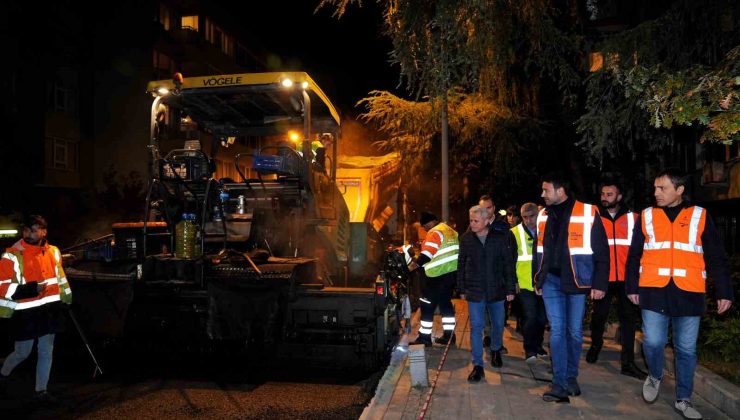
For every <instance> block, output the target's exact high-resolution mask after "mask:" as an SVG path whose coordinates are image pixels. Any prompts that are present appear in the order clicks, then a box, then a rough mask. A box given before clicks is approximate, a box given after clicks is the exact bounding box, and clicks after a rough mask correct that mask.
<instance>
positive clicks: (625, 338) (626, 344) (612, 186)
mask: <svg viewBox="0 0 740 420" xmlns="http://www.w3.org/2000/svg"><path fill="white" fill-rule="evenodd" d="M600 190H601V208H600V209H599V214H600V215H601V221H602V222H603V223H604V229H605V230H606V237H607V239H608V240H609V260H610V268H609V290H608V291H607V292H606V297H605V298H604V299H601V300H597V301H594V304H593V313H592V314H591V347H590V348H589V349H588V352H587V353H586V362H588V363H596V361H597V360H598V359H599V352H600V351H601V347H602V346H603V344H604V327H605V326H606V321H607V318H608V317H609V306H611V302H612V300H614V299H616V301H617V318H618V319H619V344H620V345H621V346H622V350H621V353H620V359H621V362H622V363H621V364H622V369H621V373H622V375H627V376H632V377H633V378H637V379H640V380H643V379H645V378H646V377H647V374H646V373H645V372H643V371H642V370H641V369H640V368H638V367H637V366H636V365H635V350H634V349H635V326H636V325H635V321H636V318H637V313H638V308H637V306H635V305H634V304H632V302H630V301H629V299H627V294H625V292H624V278H625V268H626V267H627V253H628V252H629V248H630V243H631V242H632V232H633V231H634V230H635V220H636V219H637V214H635V213H633V212H631V211H630V209H629V208H628V207H627V206H626V205H625V203H624V201H623V195H622V191H623V190H622V187H621V185H619V182H618V181H616V180H614V179H606V180H604V181H603V182H602V183H601V188H600Z"/></svg>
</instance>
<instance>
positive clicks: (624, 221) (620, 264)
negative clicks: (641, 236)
mask: <svg viewBox="0 0 740 420" xmlns="http://www.w3.org/2000/svg"><path fill="white" fill-rule="evenodd" d="M636 220H637V215H636V214H635V213H632V212H631V211H628V212H627V213H625V214H623V215H621V216H619V218H618V219H617V220H614V221H612V219H611V218H610V217H604V216H601V222H602V223H603V224H604V230H606V238H607V240H608V241H609V281H610V282H612V281H624V272H625V267H626V266H627V254H629V250H630V244H631V243H632V232H634V229H635V221H636Z"/></svg>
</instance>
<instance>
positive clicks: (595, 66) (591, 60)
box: [588, 52, 604, 73]
mask: <svg viewBox="0 0 740 420" xmlns="http://www.w3.org/2000/svg"><path fill="white" fill-rule="evenodd" d="M602 67H604V56H603V55H602V54H601V53H600V52H593V53H591V54H589V55H588V71H590V72H591V73H593V72H597V71H599V70H601V68H602Z"/></svg>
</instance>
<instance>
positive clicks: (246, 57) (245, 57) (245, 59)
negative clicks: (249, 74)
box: [235, 43, 257, 71]
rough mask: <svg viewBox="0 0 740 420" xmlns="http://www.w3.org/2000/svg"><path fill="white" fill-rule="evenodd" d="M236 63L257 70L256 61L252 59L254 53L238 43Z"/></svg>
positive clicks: (247, 68)
mask: <svg viewBox="0 0 740 420" xmlns="http://www.w3.org/2000/svg"><path fill="white" fill-rule="evenodd" d="M235 59H236V64H238V65H240V66H242V67H244V68H245V69H246V70H248V71H255V70H257V66H256V63H255V61H254V60H253V59H252V55H251V54H250V53H249V50H247V47H245V46H244V45H242V44H240V43H237V44H236V57H235Z"/></svg>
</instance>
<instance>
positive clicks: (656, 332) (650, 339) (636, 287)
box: [625, 168, 733, 419]
mask: <svg viewBox="0 0 740 420" xmlns="http://www.w3.org/2000/svg"><path fill="white" fill-rule="evenodd" d="M687 181H688V176H687V175H686V174H685V173H684V172H682V171H681V170H679V169H673V168H670V169H666V170H664V171H663V172H661V173H659V174H658V176H657V177H656V178H655V182H654V183H653V186H654V188H655V192H654V195H655V201H656V204H657V207H648V208H646V209H645V210H643V211H642V213H641V214H640V217H638V219H637V222H636V226H635V231H634V234H633V238H632V245H631V246H630V249H629V256H628V257H627V279H626V283H625V289H626V293H627V297H628V298H629V299H630V300H631V301H632V303H634V304H635V305H639V306H640V309H641V310H642V331H643V334H644V335H645V340H644V342H643V345H642V348H643V350H644V352H645V359H646V361H647V365H648V370H649V372H648V373H649V375H648V377H647V379H645V383H644V384H643V386H642V398H643V399H644V400H645V402H647V403H654V402H655V401H656V400H657V399H658V391H659V389H660V382H661V379H662V378H663V363H664V351H665V345H666V343H667V341H668V324H669V323H671V324H672V328H673V329H672V331H673V347H674V349H675V353H676V401H675V403H674V408H675V410H676V411H678V412H679V413H681V415H683V416H684V417H685V418H688V419H701V418H702V417H701V414H700V413H699V412H698V411H697V410H696V409H695V408H694V407H693V406H692V404H691V394H692V392H693V387H694V370H695V369H696V339H697V337H698V335H699V321H700V318H701V315H702V314H704V312H705V311H706V303H705V297H704V294H705V291H706V282H707V279H711V280H712V281H714V285H715V294H716V296H715V297H716V299H717V312H718V313H720V314H721V313H724V312H726V311H727V310H728V309H730V307H731V306H732V300H733V293H732V285H731V283H730V269H729V266H728V264H727V258H726V257H725V250H724V248H723V246H722V242H721V240H720V237H719V234H718V233H717V230H716V229H715V227H714V224H713V223H712V219H711V218H710V217H709V216H708V215H707V211H706V210H705V209H703V208H701V207H699V206H696V205H693V204H691V203H689V202H688V201H687V200H685V199H684V198H683V195H684V193H685V189H686V185H687Z"/></svg>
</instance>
